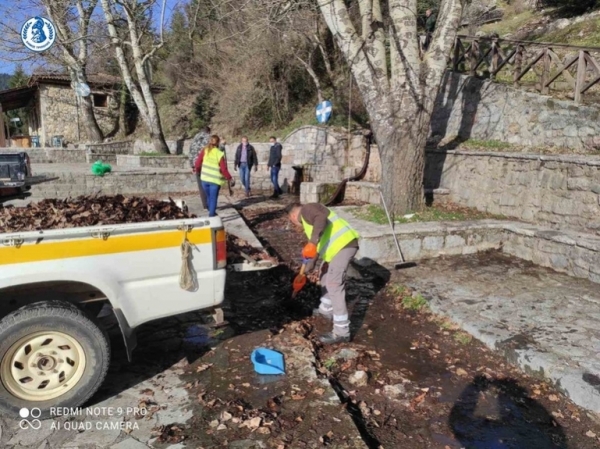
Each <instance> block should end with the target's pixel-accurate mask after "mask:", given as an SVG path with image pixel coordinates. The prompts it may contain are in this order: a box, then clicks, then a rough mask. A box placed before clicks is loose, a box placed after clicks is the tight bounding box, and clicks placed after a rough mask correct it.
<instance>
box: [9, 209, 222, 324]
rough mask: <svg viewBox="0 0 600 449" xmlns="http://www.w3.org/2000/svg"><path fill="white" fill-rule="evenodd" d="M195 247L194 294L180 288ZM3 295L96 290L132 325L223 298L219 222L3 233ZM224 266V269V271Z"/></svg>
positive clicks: (203, 220) (197, 220) (205, 220)
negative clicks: (54, 288) (57, 287)
mask: <svg viewBox="0 0 600 449" xmlns="http://www.w3.org/2000/svg"><path fill="white" fill-rule="evenodd" d="M184 236H185V237H186V238H187V240H188V241H189V242H190V243H191V245H192V259H191V261H190V266H191V268H192V271H193V273H194V277H195V287H194V289H193V290H191V291H186V290H183V289H181V287H180V286H179V276H180V273H181V267H182V253H181V244H182V242H183V240H184ZM0 241H1V245H0V290H1V289H5V288H10V287H14V286H19V285H31V284H35V283H45V282H57V281H61V282H75V283H80V284H87V285H89V286H91V287H93V288H94V289H97V290H99V291H101V292H103V294H104V295H105V296H106V297H107V298H108V299H109V300H110V301H111V303H112V305H113V308H116V309H119V310H120V311H122V313H123V315H124V316H125V318H126V319H127V322H128V324H129V326H131V327H132V328H133V327H136V326H138V325H140V324H142V323H144V322H147V321H150V320H153V319H157V318H162V317H166V316H170V315H174V314H176V313H184V312H188V311H192V310H199V309H205V308H212V307H215V306H217V305H219V304H220V303H221V302H222V301H223V293H224V286H225V263H226V262H224V263H221V264H219V263H218V262H217V260H216V258H217V249H218V246H219V244H220V242H221V241H222V245H223V248H222V249H221V250H220V251H222V252H223V259H225V257H226V249H225V248H224V246H225V233H224V230H223V225H222V222H221V219H220V218H218V217H215V218H194V219H185V220H169V221H157V222H144V223H132V224H122V225H108V226H93V227H84V228H70V229H57V230H45V231H33V232H21V233H4V234H0ZM218 265H220V266H218Z"/></svg>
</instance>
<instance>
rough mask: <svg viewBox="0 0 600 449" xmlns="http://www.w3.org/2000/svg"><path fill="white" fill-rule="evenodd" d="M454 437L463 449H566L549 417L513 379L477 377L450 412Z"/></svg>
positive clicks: (558, 430) (561, 430) (563, 436)
mask: <svg viewBox="0 0 600 449" xmlns="http://www.w3.org/2000/svg"><path fill="white" fill-rule="evenodd" d="M449 423H450V427H451V429H452V431H453V432H454V435H455V437H456V439H457V440H458V441H460V442H461V443H462V444H463V445H464V447H465V448H467V449H496V448H498V449H500V448H506V449H521V448H536V449H567V447H568V446H567V438H566V436H565V433H564V431H563V429H562V427H561V426H560V425H558V424H557V423H556V422H555V421H554V419H553V418H552V415H550V413H549V412H548V411H547V410H546V409H545V408H544V406H543V405H541V404H540V403H539V402H537V401H536V400H534V399H532V398H531V397H530V396H529V395H528V393H527V390H526V389H525V388H523V387H521V386H520V385H519V383H518V382H517V381H516V380H514V379H488V378H486V377H484V376H477V377H475V378H474V379H473V381H472V382H471V383H470V384H469V385H468V386H467V387H466V388H465V389H464V391H463V392H462V394H461V395H460V397H459V398H458V400H457V401H456V403H455V404H454V407H452V410H451V412H450V416H449Z"/></svg>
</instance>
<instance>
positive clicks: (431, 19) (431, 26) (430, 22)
mask: <svg viewBox="0 0 600 449" xmlns="http://www.w3.org/2000/svg"><path fill="white" fill-rule="evenodd" d="M425 16H426V17H427V20H426V21H425V32H426V37H425V50H428V49H429V45H430V44H431V38H432V37H433V32H434V31H435V23H436V21H437V16H436V15H435V14H434V13H433V11H431V9H428V10H427V11H425Z"/></svg>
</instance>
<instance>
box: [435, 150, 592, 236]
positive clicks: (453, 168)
mask: <svg viewBox="0 0 600 449" xmlns="http://www.w3.org/2000/svg"><path fill="white" fill-rule="evenodd" d="M425 178H426V187H431V188H436V187H443V188H446V189H449V191H450V194H449V199H450V200H451V201H452V202H454V203H457V204H461V205H464V206H468V207H474V208H476V209H479V210H482V211H485V212H490V213H493V214H502V215H505V216H508V217H515V218H518V219H521V220H524V221H529V222H536V223H543V224H547V225H551V226H553V227H556V228H559V227H565V226H566V227H571V228H579V229H586V230H591V231H596V232H598V231H600V203H599V202H600V156H541V155H525V154H519V153H517V154H515V153H482V152H469V151H448V152H433V153H428V157H427V165H426V174H425Z"/></svg>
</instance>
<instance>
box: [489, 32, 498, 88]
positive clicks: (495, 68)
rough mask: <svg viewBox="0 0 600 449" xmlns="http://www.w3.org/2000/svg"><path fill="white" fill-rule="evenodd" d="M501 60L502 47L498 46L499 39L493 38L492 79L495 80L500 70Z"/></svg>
mask: <svg viewBox="0 0 600 449" xmlns="http://www.w3.org/2000/svg"><path fill="white" fill-rule="evenodd" d="M499 60H500V49H499V48H498V39H496V38H494V39H493V40H492V67H491V70H490V79H491V80H492V81H494V80H495V79H496V72H497V71H498V65H499V64H500V63H499Z"/></svg>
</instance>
